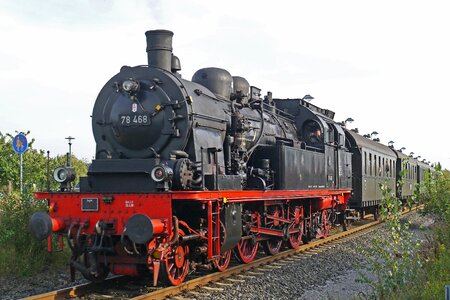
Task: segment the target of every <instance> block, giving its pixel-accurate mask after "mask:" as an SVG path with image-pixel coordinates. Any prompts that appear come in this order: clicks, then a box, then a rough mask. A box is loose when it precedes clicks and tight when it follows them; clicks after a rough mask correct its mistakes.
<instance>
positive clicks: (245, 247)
mask: <svg viewBox="0 0 450 300" xmlns="http://www.w3.org/2000/svg"><path fill="white" fill-rule="evenodd" d="M258 246H259V243H258V242H257V241H256V239H254V238H253V237H248V238H246V239H241V240H240V241H239V243H238V244H237V246H236V248H234V255H235V256H236V259H237V260H238V261H239V262H240V263H244V264H248V263H250V262H252V261H253V259H255V256H256V253H257V252H258Z"/></svg>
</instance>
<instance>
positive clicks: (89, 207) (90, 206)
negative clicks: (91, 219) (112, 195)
mask: <svg viewBox="0 0 450 300" xmlns="http://www.w3.org/2000/svg"><path fill="white" fill-rule="evenodd" d="M81 211H98V198H82V199H81Z"/></svg>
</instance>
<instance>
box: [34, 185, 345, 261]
mask: <svg viewBox="0 0 450 300" xmlns="http://www.w3.org/2000/svg"><path fill="white" fill-rule="evenodd" d="M350 193H351V190H349V189H340V190H331V189H322V190H267V191H259V190H245V191H235V190H224V191H171V192H161V193H139V194H138V193H59V192H55V193H52V192H38V193H35V198H37V199H47V200H48V202H49V203H48V204H49V213H50V216H51V217H53V218H62V219H63V222H64V224H65V226H66V228H67V227H69V226H70V224H71V223H74V222H77V223H85V224H86V225H87V227H86V229H85V232H87V233H90V234H93V233H95V224H93V222H90V219H91V218H92V219H94V220H99V219H103V221H109V222H114V223H115V224H116V226H115V229H116V234H118V235H120V234H121V233H122V232H123V229H124V228H123V227H124V224H125V222H126V220H127V219H128V218H130V217H131V216H132V215H134V214H136V213H142V214H145V215H148V216H149V217H150V218H152V219H154V218H157V219H161V220H162V222H163V223H164V224H165V231H164V233H165V234H167V235H168V236H170V235H171V233H172V201H198V202H200V203H204V204H206V205H207V209H208V232H212V234H209V235H208V258H209V259H214V258H217V257H218V256H220V229H221V228H220V221H218V220H220V218H219V216H220V206H221V205H222V204H224V203H227V202H230V203H246V202H254V201H264V204H265V205H270V204H271V203H273V202H274V201H278V202H279V203H286V202H290V201H292V200H299V199H305V200H308V199H312V200H314V201H312V202H311V203H310V205H311V208H312V210H314V211H320V210H323V209H331V208H338V209H345V207H346V205H347V201H348V198H349V197H350ZM103 196H113V201H112V203H110V204H103V203H102V202H103ZM82 198H98V199H99V211H97V212H84V211H81V199H82ZM63 202H64V205H63V204H62V203H63ZM105 216H106V217H105ZM214 225H215V227H214V228H213V226H214ZM252 232H258V233H264V234H271V235H278V234H277V232H275V231H273V230H272V231H270V230H267V229H263V228H258V227H255V228H252ZM280 234H281V235H280V236H282V233H280ZM49 250H51V249H49Z"/></svg>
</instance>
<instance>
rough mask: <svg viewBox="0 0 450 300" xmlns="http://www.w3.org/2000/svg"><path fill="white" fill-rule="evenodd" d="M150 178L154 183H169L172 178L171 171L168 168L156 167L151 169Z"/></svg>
mask: <svg viewBox="0 0 450 300" xmlns="http://www.w3.org/2000/svg"><path fill="white" fill-rule="evenodd" d="M150 176H151V177H152V179H153V180H154V181H155V182H163V181H170V180H171V179H172V176H173V170H172V169H171V168H169V167H168V166H163V165H158V166H156V167H154V168H153V170H152V172H151V173H150Z"/></svg>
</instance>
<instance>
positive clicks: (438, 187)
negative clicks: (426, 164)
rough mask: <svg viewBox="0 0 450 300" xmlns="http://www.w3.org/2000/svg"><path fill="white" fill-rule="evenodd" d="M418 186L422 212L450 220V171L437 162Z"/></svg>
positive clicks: (442, 219)
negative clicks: (432, 170)
mask: <svg viewBox="0 0 450 300" xmlns="http://www.w3.org/2000/svg"><path fill="white" fill-rule="evenodd" d="M425 175H426V176H425V180H424V183H423V184H422V185H421V187H420V188H419V196H418V197H419V199H421V200H422V202H423V203H424V205H425V208H424V213H425V214H432V215H433V216H434V217H436V218H437V219H438V220H441V221H444V222H447V223H449V222H450V172H449V171H448V170H442V169H441V166H440V165H439V164H438V165H437V167H436V170H435V171H434V172H433V173H426V174H425Z"/></svg>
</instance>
